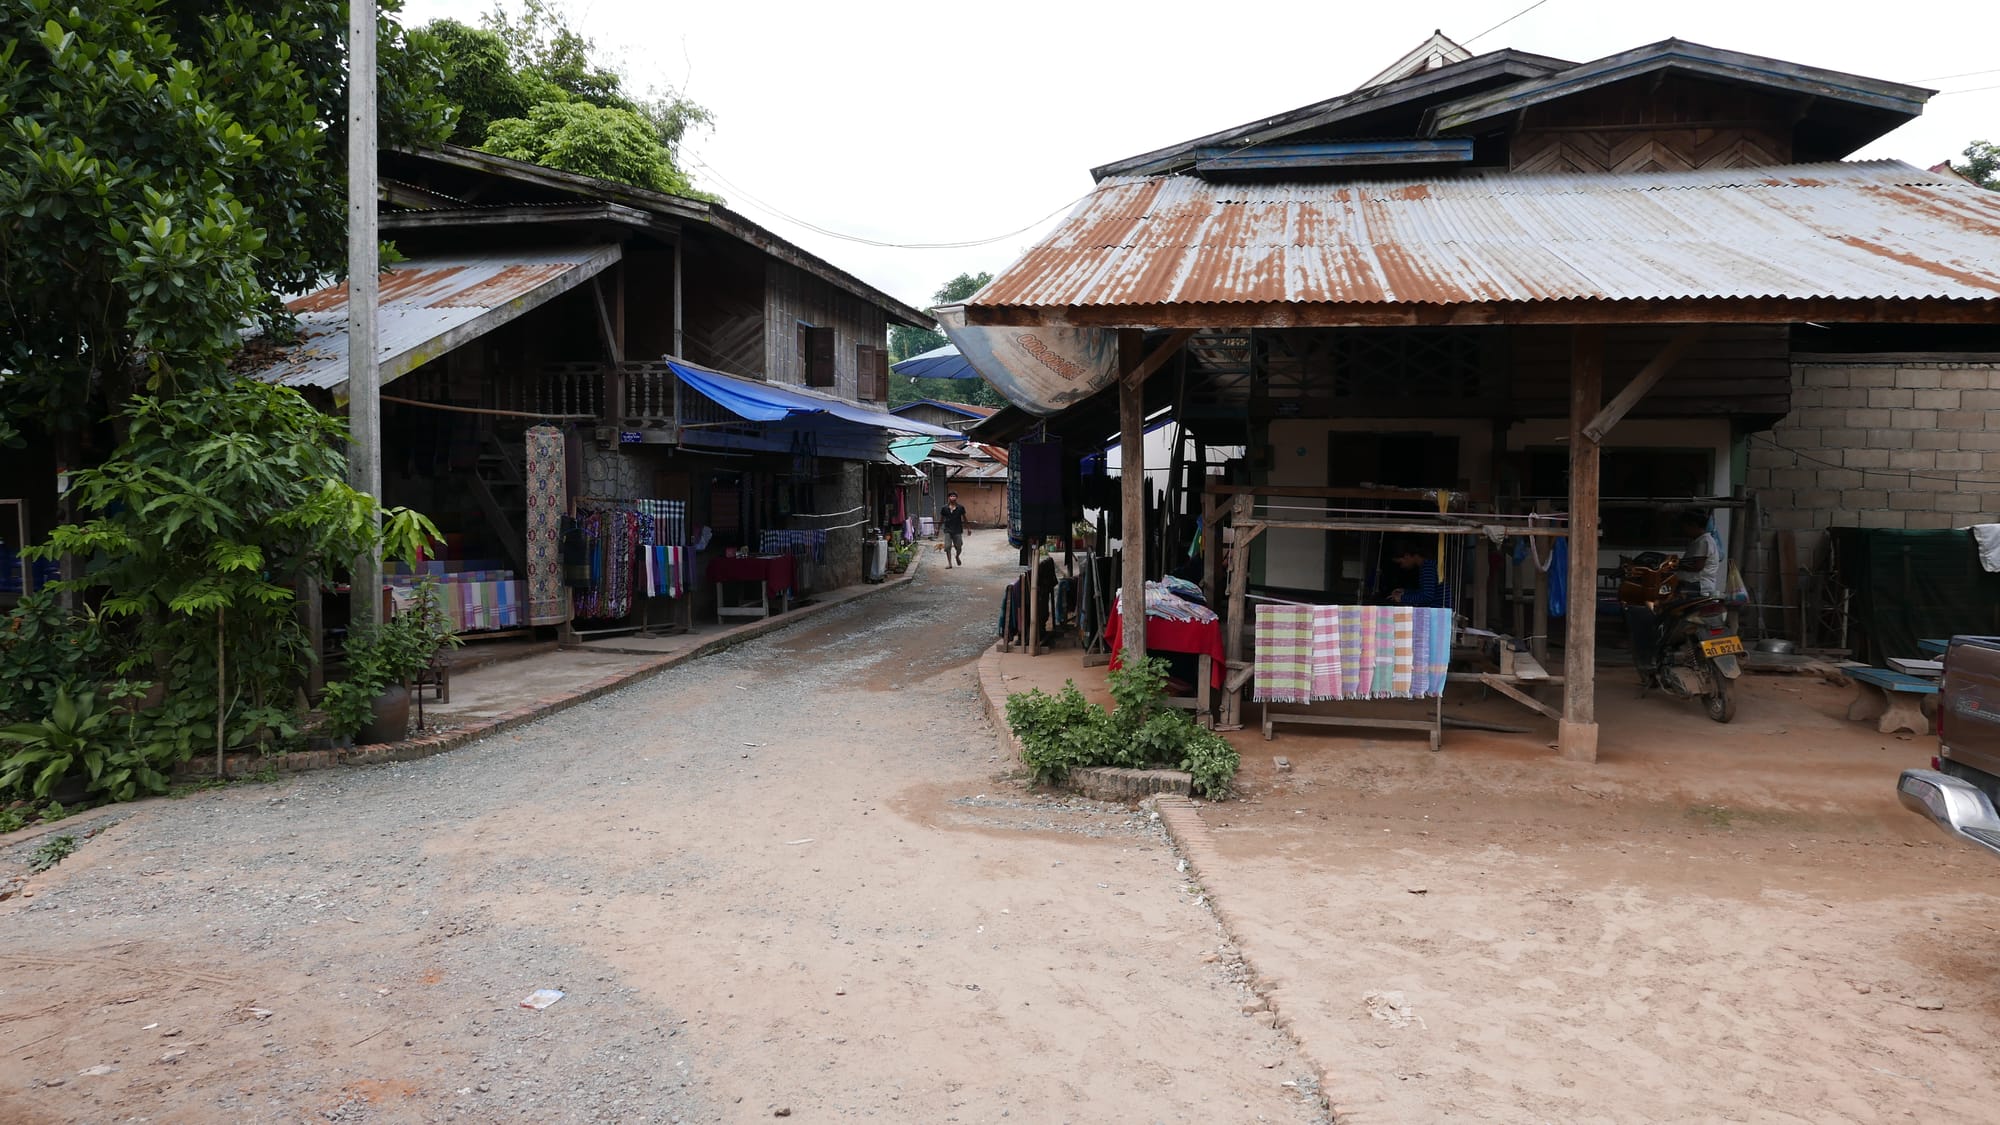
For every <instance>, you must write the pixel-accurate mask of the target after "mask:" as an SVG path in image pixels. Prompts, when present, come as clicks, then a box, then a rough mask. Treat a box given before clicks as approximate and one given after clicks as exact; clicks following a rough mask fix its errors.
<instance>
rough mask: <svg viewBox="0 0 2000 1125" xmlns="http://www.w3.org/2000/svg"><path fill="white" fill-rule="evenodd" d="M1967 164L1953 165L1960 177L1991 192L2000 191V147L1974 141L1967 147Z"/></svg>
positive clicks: (1989, 142) (1988, 142) (1990, 143)
mask: <svg viewBox="0 0 2000 1125" xmlns="http://www.w3.org/2000/svg"><path fill="white" fill-rule="evenodd" d="M1962 155H1964V157H1965V163H1963V164H1954V165H1952V168H1953V170H1955V171H1956V172H1957V173H1958V174H1959V175H1961V176H1964V177H1965V178H1966V179H1968V180H1971V181H1972V182H1973V183H1975V184H1978V185H1979V186H1980V187H1983V188H1987V189H1989V190H1991V191H2000V145H1997V144H1994V143H1993V142H1992V141H1974V142H1972V143H1971V144H1969V145H1966V146H1965V152H1964V153H1963V154H1962Z"/></svg>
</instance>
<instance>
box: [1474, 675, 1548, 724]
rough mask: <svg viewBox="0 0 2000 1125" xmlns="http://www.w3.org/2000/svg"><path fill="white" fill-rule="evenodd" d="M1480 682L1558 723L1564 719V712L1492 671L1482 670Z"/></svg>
mask: <svg viewBox="0 0 2000 1125" xmlns="http://www.w3.org/2000/svg"><path fill="white" fill-rule="evenodd" d="M1479 682H1480V683H1481V684H1483V685H1485V686H1486V687H1489V688H1492V689H1493V690H1494V691H1497V692H1499V693H1500V694H1501V695H1504V696H1506V697H1507V698H1509V699H1511V700H1513V701H1514V702H1516V703H1518V704H1520V705H1521V706H1523V707H1526V708H1527V709H1528V710H1530V711H1534V712H1536V713H1537V714H1542V715H1547V716H1548V717H1549V718H1551V719H1554V720H1555V721H1556V722H1558V723H1560V722H1562V721H1563V717H1562V712H1560V711H1558V710H1556V709H1555V708H1553V707H1551V706H1549V705H1548V704H1546V703H1543V702H1542V701H1541V700H1539V699H1536V698H1535V697H1534V696H1532V695H1529V694H1528V693H1527V692H1525V691H1522V690H1521V689H1520V688H1517V687H1515V686H1514V685H1513V684H1510V683H1508V682H1507V681H1506V680H1503V679H1501V678H1500V677H1498V676H1495V675H1493V674H1492V673H1490V672H1481V673H1480V674H1479Z"/></svg>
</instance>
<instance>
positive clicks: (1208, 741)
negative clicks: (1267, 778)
mask: <svg viewBox="0 0 2000 1125" xmlns="http://www.w3.org/2000/svg"><path fill="white" fill-rule="evenodd" d="M1109 680H1110V684H1111V698H1112V700H1113V701H1114V702H1115V703H1116V704H1117V710H1115V711H1113V712H1111V713H1109V714H1107V713H1106V712H1105V711H1104V709H1103V708H1101V707H1098V706H1096V705H1095V704H1093V703H1091V702H1090V701H1089V700H1088V699H1085V698H1084V695H1083V692H1081V691H1079V690H1077V686H1076V684H1075V682H1074V681H1070V682H1066V683H1064V685H1063V689H1062V690H1061V691H1060V692H1058V693H1056V694H1055V695H1049V694H1048V693H1047V692H1044V691H1042V690H1040V689H1034V690H1030V691H1026V692H1021V693H1018V694H1015V695H1011V696H1009V697H1008V698H1007V726H1008V729H1010V730H1012V731H1013V732H1014V737H1015V738H1016V739H1018V740H1019V741H1020V743H1021V760H1022V761H1023V762H1024V763H1025V764H1026V765H1027V766H1028V768H1029V770H1030V771H1032V772H1033V773H1034V775H1035V778H1036V780H1038V781H1060V780H1062V778H1063V777H1064V776H1065V775H1066V774H1068V773H1069V771H1070V770H1073V769H1084V768H1088V767H1091V766H1124V767H1130V768H1144V767H1148V766H1161V765H1167V766H1172V767H1174V768H1178V769H1182V770H1186V771H1187V772H1188V773H1189V774H1190V775H1191V776H1192V779H1193V786H1194V789H1195V791H1196V792H1199V793H1201V794H1203V795H1204V796H1207V797H1209V798H1211V799H1214V800H1221V799H1222V798H1224V797H1227V796H1228V795H1229V790H1230V784H1231V782H1232V781H1233V780H1234V779H1235V777H1236V769H1237V766H1238V765H1239V764H1240V760H1239V758H1238V755H1237V753H1236V750H1235V748H1234V747H1232V746H1230V745H1229V742H1228V740H1227V739H1224V738H1223V737H1222V736H1221V735H1218V734H1216V733H1215V732H1214V731H1209V730H1204V729H1202V728H1201V727H1199V726H1197V725H1196V724H1195V722H1194V720H1193V719H1192V718H1190V717H1189V716H1188V714H1187V713H1186V712H1184V711H1181V710H1178V709H1176V708H1172V707H1167V706H1164V705H1163V704H1162V701H1163V700H1164V699H1165V698H1166V685H1167V665H1166V662H1165V661H1163V660H1159V659H1157V658H1154V659H1148V660H1142V661H1138V662H1136V663H1132V664H1127V665H1126V666H1125V667H1124V668H1121V669H1119V670H1117V671H1114V672H1112V673H1111V674H1110V676H1109Z"/></svg>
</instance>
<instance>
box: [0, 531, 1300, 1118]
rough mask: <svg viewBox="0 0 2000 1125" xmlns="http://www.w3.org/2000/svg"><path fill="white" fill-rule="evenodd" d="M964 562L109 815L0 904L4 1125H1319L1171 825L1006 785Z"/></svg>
mask: <svg viewBox="0 0 2000 1125" xmlns="http://www.w3.org/2000/svg"><path fill="white" fill-rule="evenodd" d="M967 554H968V558H969V559H970V561H971V564H972V565H970V566H968V567H965V568H960V569H956V570H945V569H943V568H942V567H932V566H928V565H927V567H926V571H925V573H923V574H922V575H920V577H919V578H918V579H917V580H916V581H915V582H913V583H911V584H910V585H909V586H907V587H905V588H903V589H901V590H897V591H893V592H890V593H886V594H884V595H881V596H879V597H875V598H871V599H867V600H864V601H862V602H859V603H856V604H853V605H849V606H843V607H840V608H838V609H836V610H832V611H829V612H828V613H826V614H824V615H822V616H820V617H817V618H814V619H811V620H809V621H806V622H802V623H801V624H800V625H799V626H797V627H795V628H793V629H789V630H785V631H781V632H778V633H775V634H771V635H769V636H767V637H765V638H763V639H761V640H758V641H755V642H752V643H749V644H746V645H744V646H741V647H739V648H737V649H733V650H731V651H729V652H727V653H724V654H722V655H719V656H716V657H712V658H710V659H707V660H703V661H700V662H697V663H695V664H691V665H687V666H684V667H682V668H679V669H676V670H674V671H672V672H669V673H666V674H664V675H661V676H658V677H656V678H653V679H651V680H648V681H645V682H643V683H640V684H637V685H634V686H632V687H630V688H627V689H624V690H622V691H619V692H616V693H613V694H611V695H609V696H606V697H604V698H603V699H600V700H598V701H596V702H593V703H591V704H588V705H585V706H582V707H578V708H575V709H573V710H570V711H567V712H564V713H562V714H560V715H556V716H553V717H551V718H549V719H546V720H543V721H540V722H537V723H534V724H531V725H529V726H526V727H523V728H520V729H518V730H516V731H514V732H512V733H509V734H507V735H503V736H499V737H496V738H493V739H489V740H487V741H485V742H482V743H478V744H475V745H473V746H470V747H467V748H464V749H461V750H458V751H456V752H453V753H451V754H448V755H444V756H441V757H437V758H432V759H429V760H426V761H422V762H417V763H412V764H405V765H394V766H383V767H376V768H369V769H357V770H345V771H337V772H330V773H324V774H316V775H306V776H303V777H300V778H297V779H293V780H288V781H286V782H283V783H280V784H274V785H262V786H260V785H244V786H237V787H234V788H231V789H228V790H222V791H215V792H209V793H202V794H197V795H194V796H191V797H187V798H184V799H182V800H178V801H155V802H149V803H147V804H144V805H140V806H133V807H130V808H127V809H122V810H113V811H111V812H109V813H105V814H101V819H102V820H103V821H104V822H107V823H108V824H109V827H108V828H106V829H105V830H104V831H103V832H102V833H101V834H99V835H97V836H95V837H94V838H91V839H89V840H87V841H85V842H84V843H83V844H82V846H81V847H80V849H79V850H78V851H77V853H76V854H75V855H73V856H72V857H70V858H69V859H67V860H66V861H64V862H63V863H62V864H61V865H60V866H58V867H57V868H55V869H54V870H53V871H51V872H49V873H47V874H44V875H41V876H37V877H35V878H34V880H32V881H31V882H30V884H29V886H28V893H27V894H25V895H24V896H21V897H16V898H15V899H13V900H11V901H8V902H6V903H4V904H0V1050H4V1051H5V1054H4V1055H0V1120H6V1121H9V1122H39V1121H90V1122H98V1121H105V1122H109V1121H128V1120H129V1121H138V1120H147V1121H214V1120H225V1119H236V1120H245V1121H440V1120H442V1121H449V1120H461V1121H524V1120H532V1121H620V1122H623V1121H688V1122H710V1121H753V1120H769V1119H772V1118H774V1117H787V1118H790V1119H793V1120H805V1121H826V1120H835V1119H848V1118H876V1119H880V1120H886V1121H922V1122H940V1121H965V1122H988V1121H998V1120H1002V1119H1006V1118H1012V1119H1016V1120H1025V1121H1034V1122H1044V1121H1047V1122H1055V1121H1074V1122H1098V1121H1121V1122H1122V1121H1174V1122H1204V1123H1207V1122H1221V1121H1230V1122H1236V1121H1246V1122H1247V1121H1265V1120H1269V1121H1287V1122H1316V1121H1324V1120H1325V1118H1324V1116H1323V1114H1322V1113H1321V1112H1320V1111H1319V1110H1318V1109H1317V1108H1316V1101H1315V1098H1314V1096H1313V1095H1314V1091H1312V1090H1311V1088H1310V1087H1311V1083H1310V1080H1309V1079H1308V1078H1307V1077H1306V1076H1307V1074H1308V1073H1309V1068H1308V1067H1307V1066H1306V1065H1305V1063H1304V1062H1303V1061H1302V1060H1301V1059H1300V1058H1299V1056H1298V1055H1297V1053H1296V1052H1295V1050H1294V1049H1293V1048H1292V1046H1291V1045H1290V1043H1289V1041H1288V1040H1286V1039H1285V1038H1283V1037H1282V1036H1281V1035H1280V1034H1279V1033H1278V1032H1275V1031H1273V1030H1272V1029H1271V1027H1270V1026H1269V1022H1270V1021H1269V1016H1268V1014H1264V1013H1260V1012H1258V1011H1256V1008H1257V1005H1256V1004H1255V1002H1254V997H1252V996H1251V994H1250V993H1249V991H1248V990H1247V989H1246V988H1245V987H1244V984H1243V981H1242V975H1243V974H1242V968H1241V965H1240V963H1239V962H1238V961H1237V960H1236V959H1235V958H1234V956H1233V954H1232V951H1231V950H1230V949H1229V948H1228V946H1227V944H1226V943H1225V942H1224V940H1223V938H1222V936H1221V934H1220V931H1219V929H1218V927H1217V925H1216V923H1215V920H1214V918H1213V916H1212V915H1211V914H1210V912H1209V911H1208V909H1207V907H1206V906H1205V905H1204V904H1203V902H1202V900H1201V897H1200V895H1201V890H1200V888H1199V887H1196V886H1194V885H1192V884H1191V883H1189V882H1188V876H1186V875H1185V874H1183V873H1182V872H1181V869H1180V864H1179V861H1178V860H1177V858H1176V857H1175V855H1174V854H1173V852H1172V851H1171V849H1170V848H1169V846H1168V845H1167V843H1166V841H1165V839H1164V837H1163V835H1162V834H1161V832H1160V831H1159V829H1158V827H1157V825H1156V823H1155V822H1154V821H1153V820H1152V818H1151V817H1150V815H1149V814H1147V813H1144V812H1134V811H1132V810H1129V809H1125V808H1121V807H1118V806H1110V805H1101V804H1097V803H1094V802H1087V801H1082V800H1078V799H1073V798H1066V797H1062V796H1057V795H1050V794H1046V793H1037V792H1033V791H1030V790H1029V789H1027V788H1026V787H1025V786H1023V785H1022V784H1021V783H1020V782H1019V781H1018V780H1015V779H1014V778H1013V776H1012V775H1013V772H1014V764H1013V763H1009V762H1005V761H1001V760H999V759H998V758H997V756H996V754H997V751H996V750H995V743H994V737H993V731H992V730H991V729H990V727H989V726H988V725H987V723H986V722H985V720H984V719H983V718H982V717H981V715H980V708H979V701H978V695H977V689H976V686H975V684H974V680H973V675H972V669H971V662H972V661H973V659H974V658H975V657H976V656H977V654H978V653H979V651H980V650H981V649H982V648H983V647H984V646H985V645H986V644H987V643H988V642H989V640H990V631H991V626H990V623H989V622H990V615H991V612H990V611H991V607H992V606H993V605H994V604H995V599H996V594H997V590H998V586H999V583H1000V581H1001V580H1002V577H1003V575H1007V574H1011V572H1012V569H1013V568H1012V567H1011V566H1010V565H1009V564H1010V562H1011V552H1008V551H1006V550H1005V548H1004V544H1002V543H1001V542H1000V540H999V537H998V535H997V534H995V533H990V532H989V533H983V534H980V535H978V536H975V538H974V539H973V541H972V542H971V543H970V544H969V545H968V550H967ZM26 850H27V848H26V847H25V846H15V847H13V848H11V849H4V850H0V863H4V864H5V865H7V872H8V873H11V871H12V869H13V867H14V865H18V864H19V863H21V862H22V861H23V860H24V859H25V855H24V853H25V851H26ZM542 988H551V989H560V990H562V991H563V992H564V993H565V996H564V997H563V998H562V999H561V1000H559V1001H557V1002H556V1003H554V1004H553V1005H552V1006H550V1007H548V1008H547V1009H546V1010H542V1011H534V1010H528V1009H525V1008H523V1007H521V1006H520V1002H521V1000H522V998H523V997H525V996H527V995H528V994H529V993H531V992H533V991H535V990H536V989H542ZM1246 1009H1249V1010H1247V1011H1246Z"/></svg>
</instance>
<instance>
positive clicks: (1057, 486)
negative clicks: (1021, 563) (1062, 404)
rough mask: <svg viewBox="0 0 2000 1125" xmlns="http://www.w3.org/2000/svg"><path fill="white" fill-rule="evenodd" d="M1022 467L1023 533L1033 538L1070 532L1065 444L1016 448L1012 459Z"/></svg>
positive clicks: (1030, 443)
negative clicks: (1064, 488)
mask: <svg viewBox="0 0 2000 1125" xmlns="http://www.w3.org/2000/svg"><path fill="white" fill-rule="evenodd" d="M1017 460H1018V461H1019V463H1020V466H1021V533H1022V534H1023V535H1025V536H1026V537H1027V538H1029V539H1043V538H1047V537H1049V536H1052V535H1063V534H1066V533H1067V532H1068V531H1069V509H1068V507H1067V506H1066V505H1065V504H1064V502H1063V447H1062V443H1061V442H1055V441H1046V442H1029V443H1025V444H1021V445H1017V446H1015V447H1014V454H1013V456H1012V457H1010V458H1009V461H1008V464H1009V465H1010V466H1011V465H1012V464H1013V463H1014V462H1015V461H1017Z"/></svg>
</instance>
